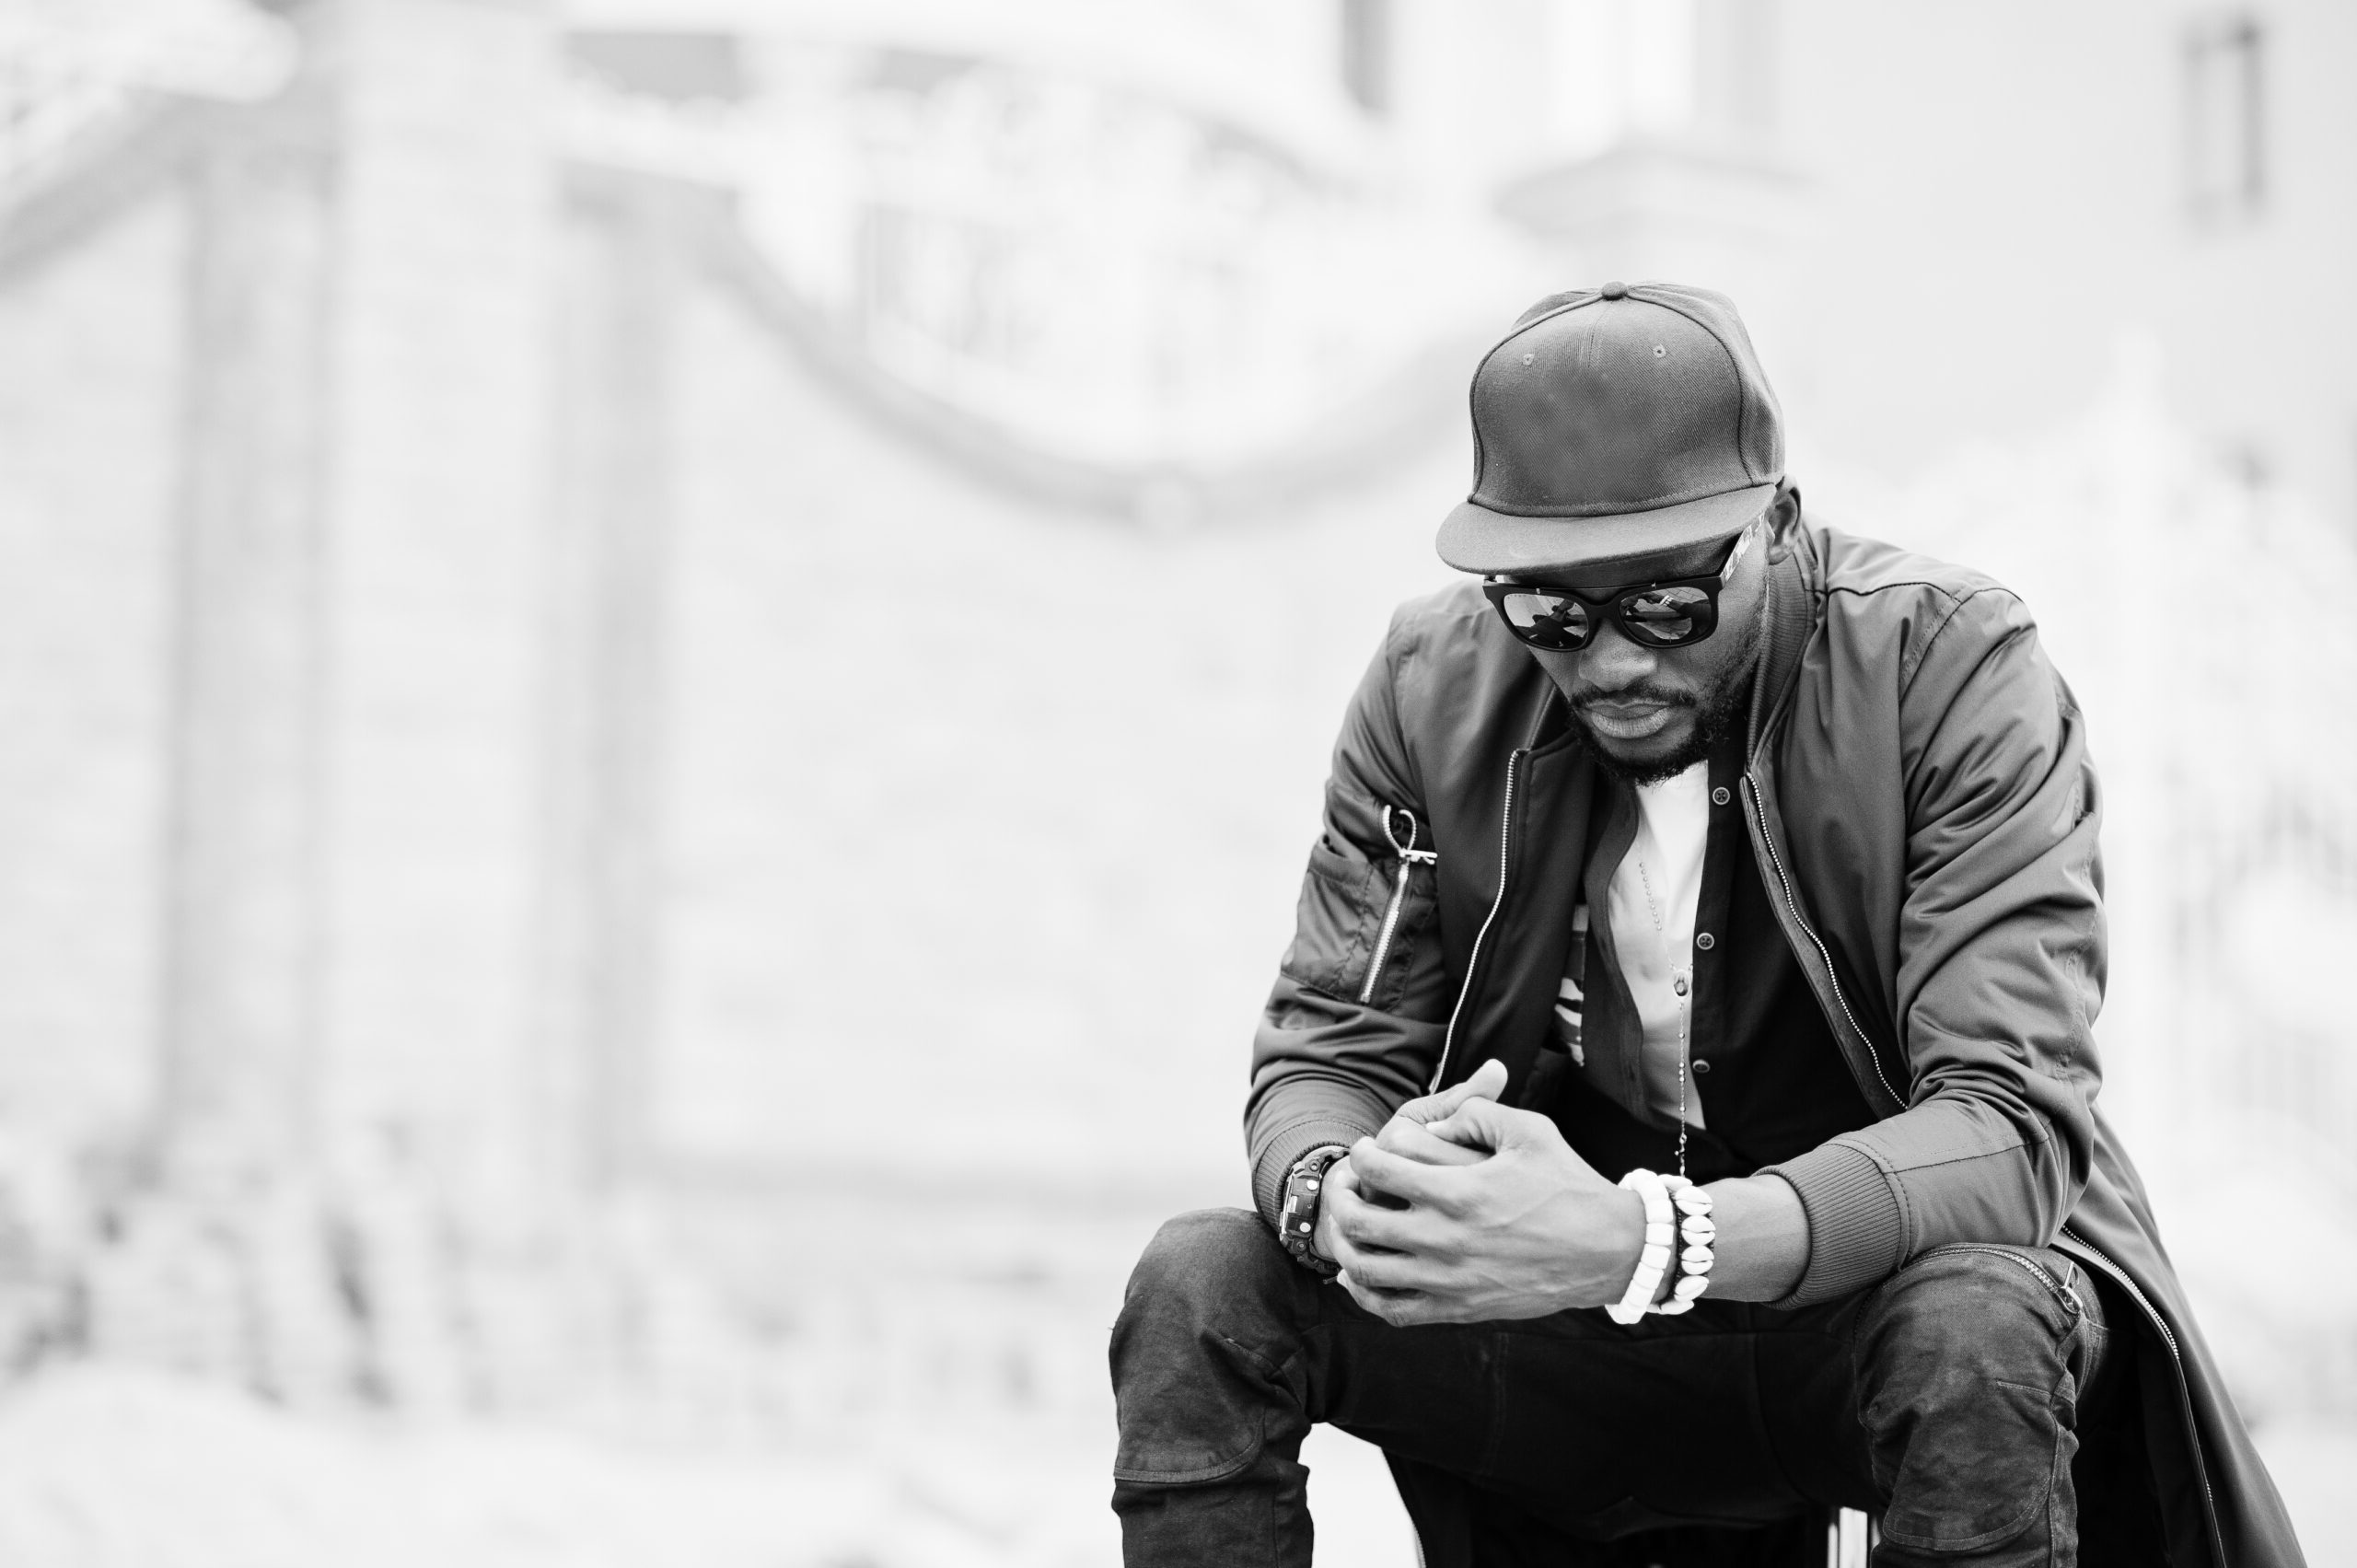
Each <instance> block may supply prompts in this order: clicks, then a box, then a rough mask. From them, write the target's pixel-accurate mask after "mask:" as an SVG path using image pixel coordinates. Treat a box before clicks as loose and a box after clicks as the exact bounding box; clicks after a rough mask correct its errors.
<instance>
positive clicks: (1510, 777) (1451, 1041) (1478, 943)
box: [1424, 746, 1530, 1095]
mask: <svg viewBox="0 0 2357 1568" xmlns="http://www.w3.org/2000/svg"><path fill="white" fill-rule="evenodd" d="M1529 755H1530V749H1529V748H1528V747H1527V746H1518V747H1516V748H1515V749H1514V752H1513V753H1512V754H1511V755H1510V756H1508V757H1507V758H1506V803H1505V807H1504V812H1503V813H1502V814H1501V818H1500V820H1499V823H1498V896H1497V897H1496V898H1495V899H1493V900H1491V902H1490V912H1489V913H1488V914H1487V915H1485V916H1483V917H1482V920H1481V929H1480V930H1479V931H1477V932H1475V933H1474V934H1473V951H1472V952H1471V953H1470V954H1469V955H1468V956H1467V958H1466V960H1465V983H1464V984H1463V985H1462V986H1460V987H1459V988H1458V989H1457V1005H1456V1006H1454V1007H1452V1008H1450V1009H1449V1014H1448V1032H1447V1033H1446V1034H1444V1035H1442V1036H1441V1040H1440V1061H1439V1063H1436V1064H1435V1065H1434V1068H1433V1078H1432V1082H1431V1083H1429V1084H1427V1085H1425V1086H1424V1093H1426V1094H1428V1095H1431V1094H1438V1093H1439V1092H1440V1085H1441V1080H1442V1079H1443V1078H1445V1077H1446V1076H1447V1075H1448V1057H1449V1052H1450V1051H1452V1050H1453V1049H1454V1048H1455V1047H1456V1045H1457V1019H1458V1018H1459V1017H1460V1016H1463V1014H1464V1012H1465V999H1466V998H1467V997H1469V996H1470V995H1472V994H1473V986H1474V982H1475V981H1478V980H1479V979H1480V974H1481V948H1482V946H1483V944H1484V942H1485V940H1486V939H1487V938H1488V936H1489V935H1490V927H1491V926H1492V925H1494V924H1496V923H1497V919H1498V911H1500V910H1502V909H1504V907H1505V902H1506V864H1507V858H1508V855H1509V854H1510V853H1511V851H1512V848H1513V839H1514V792H1515V784H1516V783H1517V782H1518V781H1519V780H1520V778H1521V776H1522V760H1523V759H1524V758H1525V757H1527V756H1529Z"/></svg>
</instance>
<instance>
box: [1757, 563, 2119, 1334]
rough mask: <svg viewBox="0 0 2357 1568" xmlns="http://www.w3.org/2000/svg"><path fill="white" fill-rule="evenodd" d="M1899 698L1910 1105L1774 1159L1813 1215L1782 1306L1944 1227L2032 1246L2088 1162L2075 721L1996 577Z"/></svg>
mask: <svg viewBox="0 0 2357 1568" xmlns="http://www.w3.org/2000/svg"><path fill="white" fill-rule="evenodd" d="M1899 715H1900V718H1899V723H1900V729H1901V732H1902V733H1901V736H1900V741H1901V751H1902V758H1903V780H1904V787H1905V791H1906V865H1907V890H1906V897H1905V900H1904V902H1903V903H1902V904H1901V905H1900V908H1899V929H1898V976H1897V981H1898V983H1897V986H1896V995H1895V1001H1896V1003H1897V1016H1898V1019H1899V1030H1900V1037H1901V1041H1900V1042H1901V1045H1902V1048H1903V1051H1904V1055H1905V1058H1906V1061H1907V1063H1908V1069H1909V1073H1910V1084H1909V1085H1908V1086H1906V1087H1905V1091H1904V1092H1905V1094H1906V1098H1907V1102H1908V1105H1907V1109H1905V1110H1903V1111H1901V1112H1900V1113H1899V1114H1898V1115H1896V1116H1892V1117H1889V1118H1887V1119H1886V1120H1884V1121H1878V1122H1876V1123H1875V1124H1874V1125H1872V1126H1869V1127H1865V1128H1862V1129H1860V1130H1859V1131H1857V1132H1850V1133H1845V1134H1843V1135H1841V1136H1840V1137H1838V1138H1835V1139H1833V1140H1831V1141H1830V1142H1829V1143H1827V1144H1824V1145H1822V1146H1820V1147H1819V1148H1817V1149H1815V1150H1812V1151H1810V1152H1809V1153H1808V1154H1806V1155H1805V1156H1801V1157H1800V1158H1798V1159H1794V1160H1792V1161H1790V1162H1788V1163H1786V1164H1784V1165H1782V1166H1780V1167H1773V1168H1774V1169H1775V1170H1776V1171H1777V1173H1778V1174H1780V1175H1782V1176H1783V1177H1784V1178H1785V1179H1787V1180H1789V1181H1790V1182H1791V1183H1792V1184H1793V1186H1794V1188H1795V1189H1796V1190H1797V1191H1799V1193H1800V1195H1801V1201H1802V1203H1803V1206H1804V1207H1805V1209H1806V1210H1807V1212H1808V1218H1809V1230H1810V1245H1809V1253H1810V1256H1809V1262H1808V1268H1807V1271H1806V1272H1805V1275H1804V1276H1803V1278H1802V1280H1801V1283H1800V1284H1799V1285H1798V1286H1797V1287H1796V1288H1795V1290H1794V1293H1793V1295H1791V1296H1790V1297H1788V1298H1787V1300H1786V1302H1784V1303H1782V1304H1781V1305H1799V1304H1801V1303H1805V1302H1812V1301H1823V1300H1829V1299H1832V1298H1834V1297H1837V1296H1840V1295H1847V1294H1849V1293H1850V1292H1852V1291H1855V1290H1859V1289H1862V1288H1864V1286H1866V1285H1869V1284H1871V1283H1875V1281H1877V1280H1879V1279H1881V1278H1883V1277H1884V1276H1886V1275H1887V1274H1889V1273H1891V1272H1893V1271H1895V1270H1896V1269H1898V1266H1899V1265H1900V1264H1902V1263H1904V1262H1905V1261H1907V1260H1909V1259H1910V1258H1912V1257H1915V1256H1916V1255H1918V1254H1920V1253H1922V1252H1924V1251H1926V1250H1928V1249H1932V1248H1934V1247H1940V1246H1945V1245H1947V1244H1950V1243H1954V1242H1967V1241H1979V1242H2003V1243H2009V1244H2013V1245H2016V1246H2023V1247H2043V1246H2045V1245H2047V1244H2048V1243H2049V1242H2050V1241H2051V1240H2052V1239H2053V1237H2054V1234H2055V1232H2056V1231H2057V1230H2059V1229H2060V1228H2061V1225H2062V1223H2063V1221H2064V1220H2066V1219H2068V1218H2069V1217H2070V1214H2071V1211H2072V1209H2073V1207H2074V1206H2075V1205H2076V1204H2077V1202H2078V1200H2079V1195H2080V1192H2081V1191H2083V1190H2084V1187H2085V1185H2086V1182H2087V1178H2088V1173H2089V1169H2090V1167H2091V1164H2092V1162H2093V1159H2094V1148H2095V1121H2094V1111H2093V1108H2092V1102H2093V1100H2094V1098H2095V1095H2096V1088H2097V1086H2098V1085H2099V1083H2100V1081H2101V1069H2100V1066H2099V1064H2098V1063H2097V1060H2096V1051H2095V1041H2094V1035H2093V1024H2094V1019H2095V1016H2096V1012H2097V1011H2098V1009H2099V1008H2100V1006H2101V1004H2102V996H2103V981H2104V918H2103V902H2102V890H2103V873H2102V868H2101V864H2100V861H2099V858H2098V854H2097V848H2096V836H2097V829H2098V827H2099V825H2100V812H2099V810H2098V807H2097V800H2096V779H2095V771H2094V766H2093V764H2092V762H2091V761H2089V759H2088V755H2087V743H2086V732H2085V726H2084V721H2083V719H2082V718H2081V716H2080V714H2079V712H2078V709H2077V706H2076V704H2075V703H2073V700H2072V697H2071V694H2070V691H2069V689H2068V688H2067V687H2065V686H2064V685H2063V683H2062V681H2061V678H2060V677H2059V676H2058V675H2057V674H2056V673H2055V671H2054V669H2053V668H2052V666H2051V665H2049V663H2048V662H2047V659H2046V656H2045V654H2044V653H2043V652H2042V651H2041V649H2040V647H2039V645H2038V633H2037V630H2036V628H2035V626H2034V625H2033V624H2032V623H2031V621H2030V620H2029V617H2028V614H2027V611H2026V610H2024V609H2023V607H2022V606H2021V604H2020V602H2019V601H2018V600H2017V599H2015V598H2013V596H2012V595H2010V594H2007V593H2005V592H2003V590H1999V589H1987V590H1983V591H1981V592H1980V593H1977V594H1975V595H1972V596H1971V597H1969V598H1966V599H1965V600H1964V601H1963V602H1962V603H1961V604H1960V605H1959V606H1958V607H1957V608H1956V610H1955V612H1954V613H1952V614H1951V615H1949V616H1948V617H1947V619H1946V620H1945V621H1944V622H1943V623H1942V624H1941V625H1940V626H1939V628H1938V630H1937V631H1936V632H1934V633H1933V635H1932V638H1931V642H1930V644H1929V646H1928V650H1927V651H1926V652H1925V653H1924V655H1923V656H1922V657H1921V658H1920V659H1919V660H1918V661H1917V662H1916V666H1915V672H1914V674H1913V677H1912V679H1911V680H1910V682H1909V683H1908V684H1907V686H1906V688H1905V690H1904V692H1903V694H1902V697H1901V700H1900V703H1899Z"/></svg>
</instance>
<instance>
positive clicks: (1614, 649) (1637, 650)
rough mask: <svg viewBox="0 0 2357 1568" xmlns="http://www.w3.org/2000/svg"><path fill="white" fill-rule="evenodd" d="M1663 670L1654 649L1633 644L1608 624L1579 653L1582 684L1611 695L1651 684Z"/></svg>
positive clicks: (1603, 625) (1600, 628)
mask: <svg viewBox="0 0 2357 1568" xmlns="http://www.w3.org/2000/svg"><path fill="white" fill-rule="evenodd" d="M1660 668H1661V659H1660V657H1659V656H1657V655H1656V654H1655V652H1654V650H1653V649H1651V648H1648V647H1645V646H1643V645H1640V644H1637V643H1632V642H1631V641H1630V640H1629V639H1628V637H1626V636H1625V635H1623V634H1622V633H1621V631H1620V627H1618V626H1616V625H1614V624H1613V623H1612V622H1611V621H1605V622H1604V623H1603V624H1602V625H1600V626H1598V627H1597V628H1596V635H1595V636H1593V637H1591V638H1590V639H1588V645H1587V646H1586V647H1585V648H1582V649H1581V650H1580V684H1581V685H1583V686H1585V687H1587V688H1588V689H1589V690H1590V691H1597V692H1602V693H1606V694H1609V693H1611V692H1614V691H1627V690H1628V689H1629V688H1630V687H1631V686H1634V685H1637V684H1638V683H1640V682H1641V681H1645V680H1650V679H1653V676H1654V674H1655V671H1657V670H1658V669H1660Z"/></svg>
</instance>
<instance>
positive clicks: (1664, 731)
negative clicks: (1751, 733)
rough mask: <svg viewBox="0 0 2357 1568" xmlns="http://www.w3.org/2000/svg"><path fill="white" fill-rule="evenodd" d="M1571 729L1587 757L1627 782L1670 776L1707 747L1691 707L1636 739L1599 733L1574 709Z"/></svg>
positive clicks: (1647, 781) (1706, 752)
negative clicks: (1620, 738)
mask: <svg viewBox="0 0 2357 1568" xmlns="http://www.w3.org/2000/svg"><path fill="white" fill-rule="evenodd" d="M1572 728H1573V733H1574V734H1576V735H1577V736H1578V738H1579V740H1580V743H1581V745H1583V746H1585V748H1586V749H1587V753H1588V755H1589V756H1591V757H1593V758H1595V759H1596V761H1597V762H1598V763H1599V764H1601V765H1602V766H1603V768H1604V770H1605V772H1608V773H1611V774H1613V775H1615V776H1616V777H1618V778H1620V779H1621V780H1623V781H1624V782H1626V783H1629V784H1657V783H1659V782H1660V781H1661V780H1663V779H1666V778H1673V777H1675V776H1677V775H1678V774H1679V773H1682V772H1685V771H1686V770H1687V769H1689V768H1690V767H1692V766H1693V765H1694V764H1695V763H1697V762H1699V761H1701V760H1702V759H1703V758H1704V757H1705V756H1707V755H1709V752H1710V748H1709V746H1708V744H1707V743H1706V742H1704V741H1703V739H1702V738H1701V724H1700V723H1699V722H1698V721H1697V719H1696V717H1695V714H1694V713H1693V711H1692V710H1690V709H1688V710H1684V711H1681V712H1679V713H1678V714H1674V715H1672V716H1671V718H1670V721H1669V723H1667V724H1666V725H1664V726H1662V727H1661V728H1660V729H1658V730H1656V731H1655V732H1654V733H1653V734H1651V735H1648V736H1645V737H1644V738H1642V739H1636V740H1618V739H1614V738H1611V737H1609V736H1605V735H1599V734H1597V733H1596V730H1595V729H1593V728H1592V727H1590V726H1589V725H1588V723H1587V721H1586V720H1585V719H1583V718H1581V717H1580V716H1579V715H1578V714H1577V712H1576V711H1574V713H1573V717H1572Z"/></svg>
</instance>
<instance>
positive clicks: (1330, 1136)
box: [1252, 1121, 1374, 1227]
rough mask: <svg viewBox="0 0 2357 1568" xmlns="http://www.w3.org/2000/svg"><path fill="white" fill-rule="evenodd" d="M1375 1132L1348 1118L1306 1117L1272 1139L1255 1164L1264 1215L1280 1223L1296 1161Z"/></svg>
mask: <svg viewBox="0 0 2357 1568" xmlns="http://www.w3.org/2000/svg"><path fill="white" fill-rule="evenodd" d="M1373 1135H1374V1129H1372V1128H1367V1127H1359V1126H1355V1125H1353V1123H1351V1122H1348V1121H1305V1122H1302V1123H1301V1124H1300V1125H1299V1126H1295V1127H1288V1128H1286V1129H1285V1130H1284V1131H1283V1132H1280V1133H1278V1134H1277V1135H1276V1136H1275V1137H1273V1138H1271V1139H1270V1140H1269V1142H1268V1144H1267V1146H1266V1147H1264V1148H1262V1149H1261V1151H1260V1158H1259V1159H1257V1160H1255V1161H1254V1162H1253V1164H1252V1202H1254V1203H1255V1204H1256V1205H1257V1206H1258V1207H1259V1208H1260V1217H1261V1218H1262V1219H1264V1220H1266V1221H1268V1222H1269V1224H1270V1225H1271V1226H1272V1227H1273V1226H1274V1225H1276V1223H1277V1213H1278V1211H1279V1210H1281V1209H1283V1207H1284V1206H1285V1174H1286V1173H1287V1172H1288V1171H1290V1170H1292V1169H1293V1164H1294V1161H1295V1160H1297V1159H1299V1158H1301V1156H1304V1155H1306V1154H1307V1153H1308V1152H1309V1151H1310V1150H1312V1149H1315V1148H1321V1147H1323V1146H1324V1145H1326V1144H1341V1146H1342V1147H1343V1148H1346V1149H1347V1148H1349V1147H1350V1146H1351V1145H1352V1144H1355V1143H1357V1142H1358V1141H1359V1140H1360V1139H1361V1138H1365V1137H1371V1136H1373Z"/></svg>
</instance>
